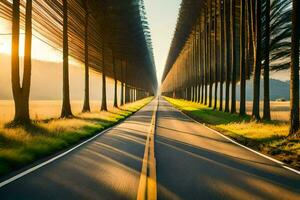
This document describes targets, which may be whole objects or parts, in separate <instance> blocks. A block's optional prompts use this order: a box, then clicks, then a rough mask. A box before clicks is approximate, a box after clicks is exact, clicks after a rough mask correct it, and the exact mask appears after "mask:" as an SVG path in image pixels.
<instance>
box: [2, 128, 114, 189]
mask: <svg viewBox="0 0 300 200" xmlns="http://www.w3.org/2000/svg"><path fill="white" fill-rule="evenodd" d="M117 125H119V124H116V125H114V126H112V127H110V128H108V129H105V130H103V131H101V132H100V133H98V134H97V135H95V136H93V137H91V138H89V139H87V140H85V141H83V142H82V143H80V144H78V145H76V146H75V147H73V148H71V149H69V150H67V151H65V152H63V153H61V154H59V155H57V156H55V157H54V158H51V159H49V160H46V161H45V162H42V163H41V164H38V165H36V166H34V167H32V168H30V169H27V170H25V171H24V172H21V173H19V174H17V175H15V176H13V177H11V178H9V179H7V180H5V181H3V182H1V183H0V188H1V187H3V186H5V185H7V184H9V183H11V182H13V181H15V180H17V179H19V178H21V177H23V176H25V175H27V174H29V173H31V172H33V171H35V170H37V169H39V168H41V167H43V166H45V165H47V164H49V163H52V162H53V161H55V160H57V159H59V158H61V157H63V156H65V155H67V154H68V153H70V152H72V151H74V150H75V149H78V148H79V147H81V146H82V145H84V144H86V143H88V142H90V141H92V140H94V139H95V138H97V137H99V136H100V135H102V134H104V133H106V132H107V131H110V130H111V129H112V128H114V127H116V126H117Z"/></svg>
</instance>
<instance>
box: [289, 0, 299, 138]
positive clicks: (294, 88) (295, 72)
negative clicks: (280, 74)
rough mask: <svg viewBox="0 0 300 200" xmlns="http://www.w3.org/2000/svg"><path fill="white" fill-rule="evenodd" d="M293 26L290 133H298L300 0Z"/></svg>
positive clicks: (296, 7)
mask: <svg viewBox="0 0 300 200" xmlns="http://www.w3.org/2000/svg"><path fill="white" fill-rule="evenodd" d="M292 27H293V28H292V52H291V84H290V87H291V88H290V91H291V102H290V104H291V106H290V135H296V134H297V132H298V130H299V39H300V1H299V0H293V15H292Z"/></svg>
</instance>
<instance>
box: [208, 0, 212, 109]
mask: <svg viewBox="0 0 300 200" xmlns="http://www.w3.org/2000/svg"><path fill="white" fill-rule="evenodd" d="M209 3H210V6H209V21H208V24H209V27H208V42H209V43H208V60H209V72H208V74H209V96H208V107H211V106H212V88H213V79H212V59H211V57H212V56H211V54H212V44H211V43H212V42H211V21H212V0H209Z"/></svg>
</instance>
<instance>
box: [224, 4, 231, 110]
mask: <svg viewBox="0 0 300 200" xmlns="http://www.w3.org/2000/svg"><path fill="white" fill-rule="evenodd" d="M224 20H225V23H224V26H225V35H224V37H225V51H226V53H225V54H226V91H225V112H229V90H230V89H229V87H230V79H231V78H230V74H231V66H230V65H231V60H230V58H231V57H230V1H229V0H228V1H225V4H224Z"/></svg>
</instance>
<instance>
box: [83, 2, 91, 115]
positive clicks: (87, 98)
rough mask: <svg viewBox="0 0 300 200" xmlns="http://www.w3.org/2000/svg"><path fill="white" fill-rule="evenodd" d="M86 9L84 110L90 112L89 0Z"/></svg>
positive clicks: (85, 5) (85, 4)
mask: <svg viewBox="0 0 300 200" xmlns="http://www.w3.org/2000/svg"><path fill="white" fill-rule="evenodd" d="M84 9H85V24H84V59H85V61H84V71H85V76H84V86H85V90H84V103H83V109H82V112H90V111H91V108H90V84H89V40H88V27H89V13H88V7H87V0H85V1H84Z"/></svg>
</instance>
